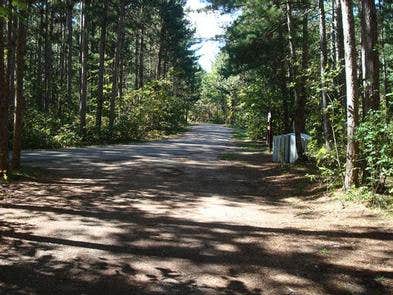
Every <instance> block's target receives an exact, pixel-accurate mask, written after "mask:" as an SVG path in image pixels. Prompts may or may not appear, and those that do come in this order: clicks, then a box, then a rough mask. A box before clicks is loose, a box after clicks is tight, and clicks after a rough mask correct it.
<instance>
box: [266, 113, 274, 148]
mask: <svg viewBox="0 0 393 295" xmlns="http://www.w3.org/2000/svg"><path fill="white" fill-rule="evenodd" d="M267 145H268V146H269V151H270V152H272V150H273V129H272V112H269V113H268V115H267Z"/></svg>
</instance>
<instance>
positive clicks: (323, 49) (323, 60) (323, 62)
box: [318, 0, 331, 150]
mask: <svg viewBox="0 0 393 295" xmlns="http://www.w3.org/2000/svg"><path fill="white" fill-rule="evenodd" d="M318 7H319V48H320V53H321V56H320V72H321V84H320V85H321V106H322V120H323V126H322V127H323V135H324V138H325V145H326V147H327V148H328V149H329V150H330V149H331V132H330V130H331V126H330V122H329V117H328V114H327V107H328V101H327V93H326V83H325V80H326V67H327V59H328V52H327V41H326V19H325V7H324V0H318Z"/></svg>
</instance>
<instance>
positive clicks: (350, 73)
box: [341, 0, 359, 189]
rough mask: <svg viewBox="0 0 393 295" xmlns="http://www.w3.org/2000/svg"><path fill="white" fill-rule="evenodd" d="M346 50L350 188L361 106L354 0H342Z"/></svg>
mask: <svg viewBox="0 0 393 295" xmlns="http://www.w3.org/2000/svg"><path fill="white" fill-rule="evenodd" d="M341 8H342V20H343V33H344V52H345V78H346V87H347V152H346V158H347V161H346V171H345V181H344V188H345V189H349V188H351V187H352V186H353V185H357V184H358V180H359V179H358V178H359V175H358V172H359V171H358V168H357V160H358V143H357V142H356V140H355V138H354V135H355V131H356V128H357V126H358V116H359V114H358V113H359V106H358V89H357V69H356V66H357V64H356V43H355V27H354V19H353V12H352V1H351V0H341Z"/></svg>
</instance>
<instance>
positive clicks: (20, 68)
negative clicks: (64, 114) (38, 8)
mask: <svg viewBox="0 0 393 295" xmlns="http://www.w3.org/2000/svg"><path fill="white" fill-rule="evenodd" d="M27 15H28V14H27V12H26V11H25V10H23V11H22V13H21V18H20V20H19V25H18V39H17V51H16V98H15V113H14V134H13V135H14V136H13V141H12V164H11V167H12V169H19V168H20V155H21V147H22V119H23V109H24V106H25V99H24V94H23V79H24V71H25V55H26V30H27V26H26V21H27Z"/></svg>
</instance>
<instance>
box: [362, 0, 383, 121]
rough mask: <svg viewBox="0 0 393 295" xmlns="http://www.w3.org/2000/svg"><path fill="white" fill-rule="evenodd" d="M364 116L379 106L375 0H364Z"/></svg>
mask: <svg viewBox="0 0 393 295" xmlns="http://www.w3.org/2000/svg"><path fill="white" fill-rule="evenodd" d="M361 3H362V22H361V23H362V25H361V29H362V79H363V89H364V93H363V102H364V103H363V116H365V115H366V114H367V113H368V112H369V110H370V109H373V110H376V109H378V108H379V104H380V97H379V55H378V30H377V27H378V23H377V11H376V8H375V2H374V0H362V1H361Z"/></svg>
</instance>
